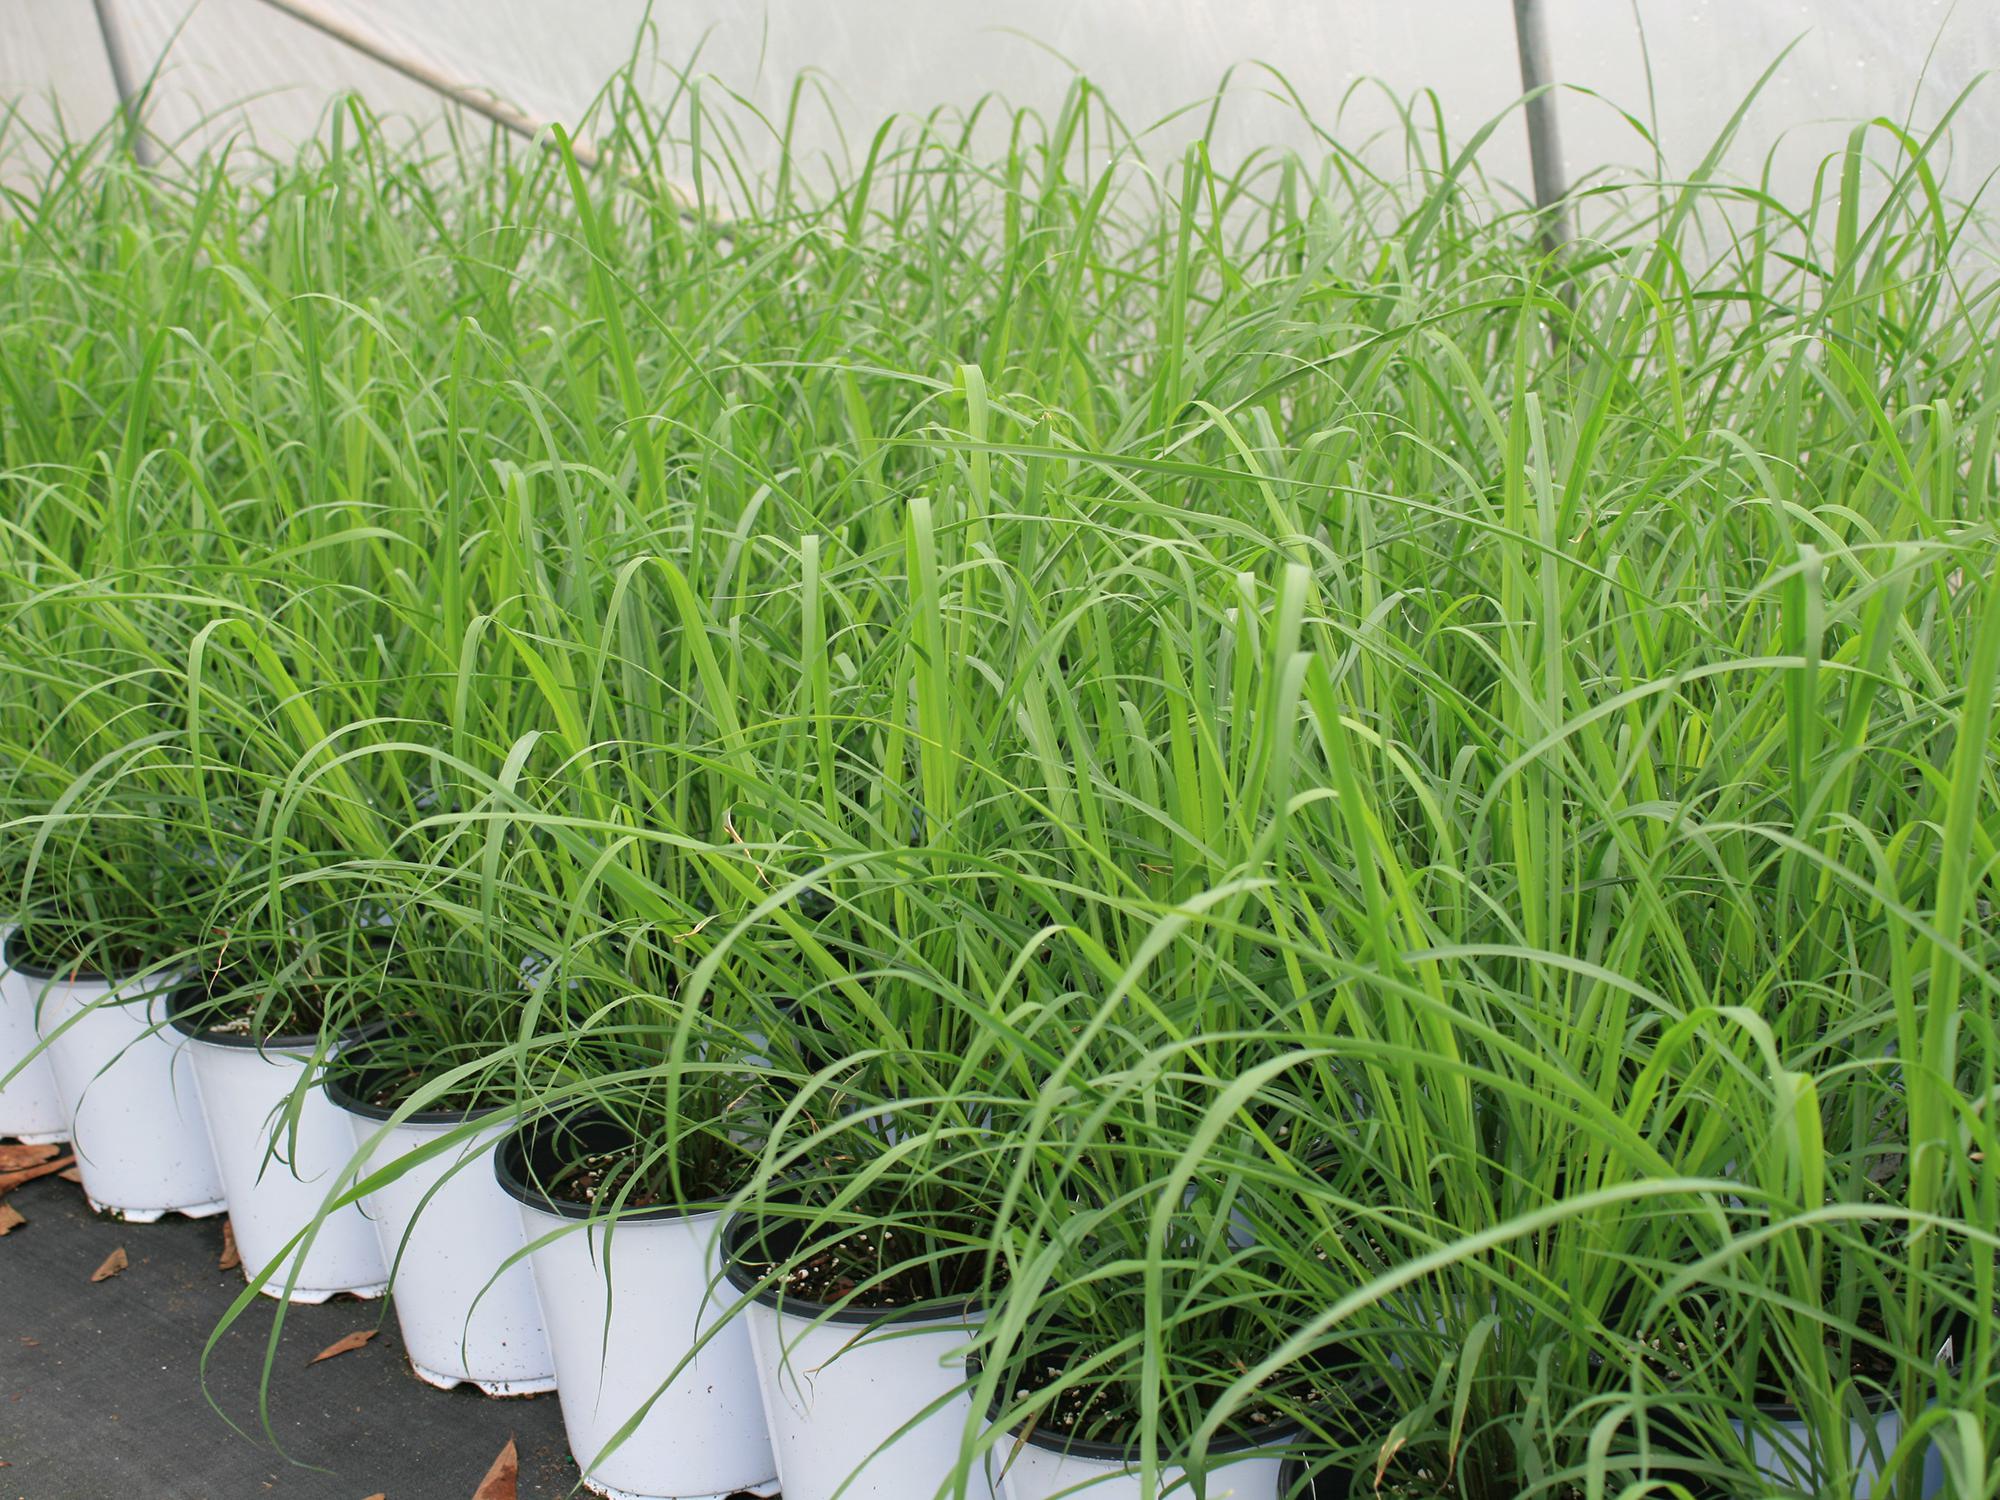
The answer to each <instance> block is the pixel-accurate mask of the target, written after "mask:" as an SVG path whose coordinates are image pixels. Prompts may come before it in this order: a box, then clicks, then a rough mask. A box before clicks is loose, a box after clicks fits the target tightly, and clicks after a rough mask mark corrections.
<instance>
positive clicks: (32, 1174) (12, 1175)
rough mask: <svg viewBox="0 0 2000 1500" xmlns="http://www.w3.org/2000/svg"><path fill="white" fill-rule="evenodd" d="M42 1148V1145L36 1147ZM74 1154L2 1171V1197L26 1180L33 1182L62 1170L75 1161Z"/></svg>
mask: <svg viewBox="0 0 2000 1500" xmlns="http://www.w3.org/2000/svg"><path fill="white" fill-rule="evenodd" d="M34 1149H36V1150H40V1149H41V1148H40V1147H36V1148H34ZM75 1160H76V1158H75V1157H74V1156H59V1157H57V1158H56V1159H55V1160H53V1161H44V1162H37V1163H36V1164H35V1165H34V1166H32V1167H18V1168H16V1169H15V1170H14V1171H11V1172H0V1198H4V1197H6V1196H7V1195H8V1194H9V1193H11V1192H13V1191H14V1189H15V1188H17V1187H19V1186H20V1185H21V1184H22V1183H24V1182H33V1181H34V1180H35V1179H36V1178H37V1177H46V1176H48V1175H49V1173H51V1172H60V1171H61V1170H62V1169H63V1168H64V1167H66V1166H68V1165H69V1164H70V1163H71V1162H73V1161H75Z"/></svg>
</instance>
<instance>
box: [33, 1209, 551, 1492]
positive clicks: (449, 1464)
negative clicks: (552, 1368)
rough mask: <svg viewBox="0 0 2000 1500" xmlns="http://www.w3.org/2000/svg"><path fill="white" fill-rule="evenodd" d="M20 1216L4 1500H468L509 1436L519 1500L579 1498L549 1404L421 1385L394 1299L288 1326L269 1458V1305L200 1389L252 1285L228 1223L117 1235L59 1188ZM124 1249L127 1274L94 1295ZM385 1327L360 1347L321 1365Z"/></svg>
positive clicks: (239, 1329)
mask: <svg viewBox="0 0 2000 1500" xmlns="http://www.w3.org/2000/svg"><path fill="white" fill-rule="evenodd" d="M6 1201H7V1202H8V1203H10V1204H11V1205H12V1206H13V1207H14V1208H15V1209H17V1210H18V1211H19V1212H20V1213H21V1214H22V1215H23V1216H24V1217H25V1218H26V1219H27V1221H28V1222H27V1223H26V1224H25V1225H23V1226H21V1227H19V1228H17V1229H15V1230H14V1231H13V1232H12V1233H10V1234H8V1235H7V1236H6V1237H5V1238H4V1239H0V1500H258V1497H263V1496H275V1497H279V1500H366V1497H368V1496H372V1495H376V1494H382V1495H386V1496H387V1497H388V1500H470V1497H471V1496H472V1494H473V1491H474V1490H475V1489H477V1488H478V1486H479V1483H480V1480H481V1479H482V1478H483V1477H484V1476H485V1474H486V1471H487V1468H488V1466H489V1465H490V1464H491V1463H492V1462H493V1460H494V1458H495V1457H496V1456H498V1454H499V1452H500V1450H501V1448H502V1447H503V1446H504V1445H505V1444H506V1442H507V1440H508V1438H509V1437H510V1436H511V1437H513V1438H514V1440H515V1442H516V1444H517V1445H518V1448H519V1452H520V1460H521V1472H520V1500H531V1497H533V1500H544V1497H547V1500H554V1497H556V1496H562V1495H568V1494H571V1493H581V1492H580V1491H574V1489H573V1487H574V1486H575V1484H576V1479H577V1470H576V1464H575V1462H574V1461H573V1460H572V1459H571V1458H570V1455H569V1448H568V1446H567V1445H566V1444H565V1442H564V1441H563V1430H562V1414H561V1412H560V1411H559V1410H558V1408H557V1405H556V1398H555V1397H554V1396H539V1397H530V1398H526V1399H520V1400H508V1401H495V1400H491V1399H489V1398H487V1397H485V1396H481V1395H478V1394H476V1393H474V1392H472V1391H471V1390H469V1389H467V1388H461V1389H460V1390H457V1391H440V1390H434V1389H432V1388H431V1387H430V1386H427V1385H424V1384H423V1383H422V1382H420V1381H419V1380H418V1379H417V1378H416V1377H415V1376H414V1375H412V1374H411V1373H410V1370H409V1366H408V1365H407V1364H406V1363H405V1361H404V1358H403V1348H402V1340H401V1338H400V1337H399V1335H398V1334H397V1332H396V1320H395V1317H394V1315H393V1313H391V1312H390V1311H389V1309H388V1304H386V1303H383V1302H355V1301H351V1300H348V1299H341V1300H339V1301H335V1302H331V1303H328V1304H326V1305H324V1306H321V1307H295V1308H293V1309H292V1310H291V1311H290V1312H289V1313H288V1314H287V1315H286V1318H285V1326H284V1333H283V1337H282V1339H281V1341H280V1343H279V1346H278V1352H277V1356H276V1360H275V1363H274V1366H273V1371H272V1379H271V1389H270V1405H269V1418H270V1431H271V1433H273V1434H275V1436H276V1442H275V1444H274V1443H273V1441H272V1439H271V1437H269V1436H267V1435H265V1434H264V1433H262V1432H261V1431H260V1430H259V1421H258V1413H257V1385H258V1375H259V1370H260V1367H261V1365H262V1362H263V1358H264V1350H265V1343H266V1340H267V1339H268V1338H269V1336H270V1330H271V1322H272V1311H273V1310H274V1306H275V1305H274V1304H272V1303H270V1302H267V1301H263V1300H262V1299H260V1301H259V1303H258V1305H257V1306H256V1307H255V1308H254V1309H252V1311H250V1312H249V1313H246V1314H245V1315H244V1317H243V1318H242V1319H241V1320H240V1321H239V1322H238V1323H237V1325H236V1326H235V1327H234V1328H232V1329H231V1330H230V1332H229V1334H228V1335H227V1336H226V1337H225V1338H224V1339H223V1340H222V1342H221V1343H220V1344H219V1345H218V1346H217V1347H216V1349H215V1351H214V1352H213V1354H212V1355H211V1356H210V1358H209V1368H208V1388H207V1392H206V1394H204V1391H203V1388H202V1377H201V1374H200V1369H199V1366H200V1361H201V1351H202V1346H203V1344H204V1343H205V1342H206V1341H207V1338H208V1336H209V1333H210V1332H211V1330H212V1329H213V1328H214V1326H215V1323H216V1321H217V1319H218V1318H220V1317H221V1315H222V1313H223V1312H224V1311H225V1310H226V1309H227V1308H228V1306H229V1304H230V1302H231V1301H232V1300H233V1299H234V1298H235V1296H236V1295H237V1293H238V1292H240V1291H241V1290H242V1289H243V1279H242V1275H241V1273H240V1272H237V1271H221V1270H218V1269H217V1268H216V1261H217V1258H218V1256H219V1255H220V1253H221V1250H222V1224H223V1221H222V1220H221V1219H219V1218H216V1219H204V1220H200V1221H191V1220H187V1219H182V1218H178V1217H170V1218H168V1219H165V1220H163V1221H162V1222H160V1223H158V1224H120V1223H115V1222H113V1221H110V1220H108V1219H100V1218H99V1217H97V1216H96V1215H94V1214H92V1213H91V1212H90V1210H89V1208H88V1207H87V1206H86V1205H85V1203H84V1201H83V1192H82V1190H81V1189H80V1188H77V1187H75V1186H73V1185H71V1184H70V1183H67V1182H64V1181H62V1180H60V1179H59V1178H55V1177H47V1178H42V1179H40V1180H38V1181H35V1182H30V1183H27V1184H25V1185H24V1186H22V1187H19V1188H16V1189H15V1190H14V1191H13V1192H12V1193H10V1194H9V1195H8V1196H7V1199H6ZM121 1246H122V1247H123V1248H124V1250H125V1253H126V1255H127V1257H128V1258H129V1261H130V1265H129V1267H128V1268H127V1269H126V1270H125V1271H124V1272H123V1273H121V1274H120V1275H118V1276H115V1277H112V1278H110V1279H108V1280H106V1281H102V1282H98V1283H93V1282H92V1281H91V1279H90V1276H91V1273H92V1272H93V1271H95V1270H96V1269H97V1268H98V1267H99V1266H100V1265H102V1264H103V1262H104V1260H105V1257H106V1256H108V1255H110V1254H111V1253H112V1251H113V1250H115V1249H117V1248H119V1247H121ZM378 1319H380V1320H381V1322H380V1325H379V1326H380V1328H381V1331H380V1332H379V1333H378V1334H377V1335H376V1337H375V1338H374V1340H373V1341H372V1342H370V1343H368V1344H367V1345H366V1346H364V1347H363V1348H361V1349H359V1350H356V1351H354V1352H352V1353H348V1354H343V1355H340V1356H339V1357H338V1358H335V1359H329V1360H326V1361H323V1362H322V1363H319V1364H314V1365H310V1366H309V1365H308V1364H307V1361H308V1360H310V1359H311V1358H312V1356H313V1355H314V1354H316V1353H318V1352H319V1351H320V1350H321V1349H324V1348H325V1347H326V1346H327V1345H329V1344H331V1343H333V1342H334V1341H335V1340H337V1339H339V1338H340V1337H341V1336H342V1335H344V1334H348V1333H351V1332H353V1331H355V1330H356V1329H361V1328H372V1327H376V1326H378V1322H377V1320H378ZM211 1399H212V1400H213V1402H214V1405H213V1406H211V1405H210V1404H209V1403H210V1400H211ZM217 1408H220V1410H219V1411H218V1410H217ZM224 1414H226V1415H227V1417H228V1419H229V1420H232V1421H234V1422H235V1423H236V1424H237V1425H238V1426H239V1427H242V1428H244V1429H245V1430H246V1431H247V1432H248V1433H249V1434H250V1435H249V1436H244V1435H240V1434H238V1433H236V1432H232V1431H231V1430H230V1427H229V1425H228V1422H227V1421H225V1419H224Z"/></svg>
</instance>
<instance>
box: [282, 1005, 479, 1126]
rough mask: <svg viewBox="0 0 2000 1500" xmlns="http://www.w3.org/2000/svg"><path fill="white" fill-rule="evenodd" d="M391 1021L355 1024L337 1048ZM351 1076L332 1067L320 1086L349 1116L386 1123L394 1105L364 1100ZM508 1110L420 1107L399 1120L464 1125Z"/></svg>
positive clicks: (376, 1031)
mask: <svg viewBox="0 0 2000 1500" xmlns="http://www.w3.org/2000/svg"><path fill="white" fill-rule="evenodd" d="M388 1024H389V1023H387V1022H377V1023H375V1024H373V1025H369V1026H356V1027H354V1028H353V1029H352V1030H350V1031H348V1032H346V1033H345V1034H343V1035H342V1037H341V1039H340V1043H339V1046H338V1047H337V1048H336V1049H335V1050H336V1051H338V1050H340V1049H341V1048H346V1047H349V1046H352V1045H353V1044H354V1043H355V1042H358V1041H365V1040H367V1039H368V1038H370V1037H374V1036H380V1035H381V1034H382V1032H383V1031H384V1030H386V1029H387V1027H388ZM348 1076H350V1075H344V1074H341V1073H338V1072H335V1071H333V1070H331V1069H329V1070H328V1072H327V1074H326V1076H325V1077H323V1078H322V1079H321V1080H320V1087H321V1088H322V1089H324V1090H325V1091H326V1096H327V1098H329V1099H331V1100H332V1101H333V1102H334V1104H335V1105H336V1106H338V1107H339V1108H341V1109H344V1110H346V1111H347V1113H349V1114H350V1115H359V1116H360V1117H361V1118H362V1119H364V1120H374V1121H377V1122H378V1123H386V1122H387V1121H388V1120H390V1119H391V1118H392V1117H393V1116H394V1115H395V1113H396V1107H395V1106H394V1105H386V1104H376V1103H374V1102H373V1101H372V1100H368V1099H363V1098H362V1097H361V1096H360V1095H359V1094H356V1093H355V1092H354V1091H353V1090H352V1089H350V1088H348V1087H347V1077H348ZM506 1112H507V1111H506V1106H504V1105H497V1106H495V1107H494V1108H492V1109H484V1110H477V1109H420V1110H418V1111H417V1112H416V1113H415V1114H410V1115H405V1116H403V1118H402V1119H401V1120H399V1121H397V1123H398V1124H399V1125H463V1124H465V1122H466V1121H468V1120H483V1119H486V1118H487V1117H488V1116H492V1115H505V1114H506Z"/></svg>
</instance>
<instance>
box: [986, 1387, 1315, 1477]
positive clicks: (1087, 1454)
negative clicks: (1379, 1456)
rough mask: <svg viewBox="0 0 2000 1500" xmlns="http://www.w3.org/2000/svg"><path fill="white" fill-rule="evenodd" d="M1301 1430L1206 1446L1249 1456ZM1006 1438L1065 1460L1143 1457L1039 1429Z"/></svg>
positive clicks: (1288, 1428) (1128, 1447)
mask: <svg viewBox="0 0 2000 1500" xmlns="http://www.w3.org/2000/svg"><path fill="white" fill-rule="evenodd" d="M1002 1409H1003V1408H1001V1407H1000V1406H999V1405H998V1404H996V1405H995V1406H994V1407H992V1408H990V1409H989V1410H988V1412H987V1418H988V1420H989V1421H990V1420H992V1419H993V1418H995V1417H997V1416H998V1415H999V1414H1000V1411H1001V1410H1002ZM1303 1431H1305V1428H1304V1426H1303V1425H1302V1424H1301V1423H1298V1422H1292V1421H1287V1422H1281V1423H1279V1424H1278V1425H1277V1426H1275V1427H1273V1428H1272V1429H1271V1431H1269V1432H1260V1433H1255V1434H1252V1433H1247V1432H1225V1433H1222V1434H1220V1435H1219V1436H1217V1437H1216V1439H1215V1440H1214V1441H1213V1442H1211V1443H1210V1444H1209V1445H1208V1451H1209V1452H1210V1453H1211V1454H1217V1455H1226V1456H1234V1455H1236V1454H1238V1453H1251V1452H1254V1451H1255V1450H1257V1449H1259V1448H1274V1447H1280V1446H1282V1445H1286V1444H1289V1443H1291V1442H1292V1441H1293V1440H1295V1439H1296V1438H1297V1437H1298V1436H1299V1434H1300V1433H1301V1432H1303ZM1008 1436H1010V1437H1012V1438H1013V1439H1014V1440H1015V1441H1017V1442H1025V1443H1026V1444H1027V1445H1028V1446H1029V1447H1030V1448H1040V1449H1041V1450H1042V1451H1043V1452H1044V1453H1060V1454H1062V1455H1063V1457H1065V1458H1085V1459H1096V1460H1098V1461H1100V1462H1103V1463H1115V1464H1122V1465H1126V1466H1128V1467H1129V1466H1130V1465H1132V1464H1136V1463H1139V1462H1141V1458H1142V1455H1141V1454H1140V1451H1139V1444H1137V1443H1111V1442H1106V1441H1105V1440H1104V1439H1103V1438H1080V1437H1070V1436H1069V1435H1068V1434H1067V1433H1060V1432H1054V1431H1051V1430H1049V1429H1046V1428H1043V1427H1040V1426H1036V1427H1031V1428H1029V1429H1028V1431H1027V1432H1025V1433H1023V1432H1021V1431H1020V1430H1018V1429H1016V1428H1009V1429H1008ZM1161 1462H1162V1463H1178V1462H1180V1460H1178V1459H1168V1458H1163V1459H1161ZM1285 1462H1286V1463H1287V1464H1291V1463H1296V1462H1297V1459H1296V1458H1295V1457H1289V1456H1288V1457H1287V1458H1286V1459H1285ZM1280 1493H1282V1491H1281V1492H1280Z"/></svg>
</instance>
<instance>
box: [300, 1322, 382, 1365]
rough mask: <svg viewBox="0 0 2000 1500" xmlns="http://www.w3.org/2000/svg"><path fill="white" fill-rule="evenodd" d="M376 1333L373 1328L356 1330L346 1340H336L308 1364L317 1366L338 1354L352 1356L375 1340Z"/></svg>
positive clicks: (308, 1361)
mask: <svg viewBox="0 0 2000 1500" xmlns="http://www.w3.org/2000/svg"><path fill="white" fill-rule="evenodd" d="M375 1332H376V1330H374V1329H373V1328H357V1329H355V1330H354V1332H352V1333H350V1334H348V1335H346V1336H345V1337H344V1338H337V1339H335V1340H334V1341H333V1342H332V1343H330V1344H328V1345H327V1346H326V1347H325V1348H324V1349H322V1350H320V1351H319V1353H317V1354H315V1355H314V1356H313V1357H312V1358H311V1359H309V1360H307V1361H306V1363H307V1364H309V1365H316V1364H318V1363H319V1362H320V1361H321V1360H323V1359H332V1358H333V1357H334V1356H335V1355H336V1354H351V1353H353V1352H354V1351H355V1350H356V1349H359V1348H360V1347H361V1346H362V1345H363V1344H365V1343H367V1342H368V1341H369V1340H370V1339H372V1338H374V1337H375Z"/></svg>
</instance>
